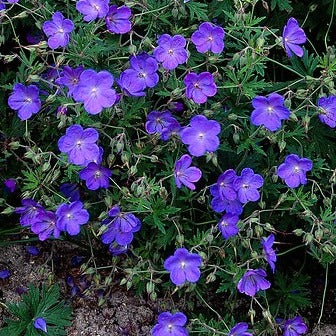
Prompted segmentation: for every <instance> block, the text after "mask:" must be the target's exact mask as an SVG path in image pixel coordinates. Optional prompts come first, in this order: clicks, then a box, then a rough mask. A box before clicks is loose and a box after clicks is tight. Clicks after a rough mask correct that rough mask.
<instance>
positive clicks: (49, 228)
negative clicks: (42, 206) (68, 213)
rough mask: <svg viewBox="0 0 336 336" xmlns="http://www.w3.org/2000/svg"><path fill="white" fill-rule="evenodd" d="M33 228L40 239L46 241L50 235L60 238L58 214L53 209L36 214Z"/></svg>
mask: <svg viewBox="0 0 336 336" xmlns="http://www.w3.org/2000/svg"><path fill="white" fill-rule="evenodd" d="M31 230H32V231H33V232H34V233H35V234H37V235H38V237H39V240H41V241H44V240H46V239H48V238H49V237H50V236H52V235H53V236H54V237H55V238H59V236H60V235H61V232H60V230H59V229H58V228H57V227H56V216H55V214H54V213H53V212H52V211H43V212H41V213H39V214H38V215H37V216H36V221H35V222H34V223H33V224H32V226H31Z"/></svg>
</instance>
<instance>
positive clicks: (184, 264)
mask: <svg viewBox="0 0 336 336" xmlns="http://www.w3.org/2000/svg"><path fill="white" fill-rule="evenodd" d="M185 266H186V263H185V262H184V261H181V268H182V269H183V268H185Z"/></svg>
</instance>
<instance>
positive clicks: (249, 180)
mask: <svg viewBox="0 0 336 336" xmlns="http://www.w3.org/2000/svg"><path fill="white" fill-rule="evenodd" d="M263 184H264V180H263V178H262V177H261V176H260V175H259V174H255V173H254V171H253V170H252V169H251V168H244V169H243V170H242V172H241V175H240V176H237V175H236V172H235V171H234V170H233V169H228V170H226V171H225V172H224V173H223V174H221V175H220V176H219V177H218V180H217V183H216V184H214V185H212V186H211V187H210V193H211V195H212V196H213V199H212V201H211V208H212V209H213V210H214V211H216V212H218V213H221V212H223V211H225V212H226V214H225V215H224V216H223V217H222V219H221V220H220V221H219V223H218V228H219V230H220V231H221V233H222V235H223V237H224V238H225V239H228V238H230V237H232V236H234V235H236V234H237V233H238V227H237V223H238V220H239V218H238V216H239V215H241V214H242V212H243V204H245V203H247V202H249V201H253V202H255V201H257V200H258V199H259V198H260V193H259V190H258V189H259V188H261V187H262V185H263Z"/></svg>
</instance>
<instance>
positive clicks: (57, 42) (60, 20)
mask: <svg viewBox="0 0 336 336" xmlns="http://www.w3.org/2000/svg"><path fill="white" fill-rule="evenodd" d="M42 30H43V32H44V33H45V34H46V35H47V36H48V46H49V47H50V48H51V49H57V48H59V47H62V48H64V47H66V46H67V45H68V44H69V39H70V33H71V32H72V31H73V30H74V24H73V22H72V21H71V20H69V19H64V16H63V14H62V13H61V12H55V13H54V14H53V16H52V21H46V22H44V23H43V25H42Z"/></svg>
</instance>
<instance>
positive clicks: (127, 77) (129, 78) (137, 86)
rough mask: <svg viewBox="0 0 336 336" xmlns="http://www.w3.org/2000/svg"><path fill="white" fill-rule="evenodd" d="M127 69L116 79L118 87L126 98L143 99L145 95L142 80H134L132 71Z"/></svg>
mask: <svg viewBox="0 0 336 336" xmlns="http://www.w3.org/2000/svg"><path fill="white" fill-rule="evenodd" d="M130 70H131V69H127V70H125V71H123V72H122V73H121V74H120V77H119V78H118V79H117V83H118V85H119V86H120V87H121V89H122V90H123V91H124V93H125V94H126V95H127V96H133V97H143V96H145V95H146V93H145V91H144V89H145V87H144V85H143V81H142V80H138V79H135V73H134V71H132V70H131V71H130Z"/></svg>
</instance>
